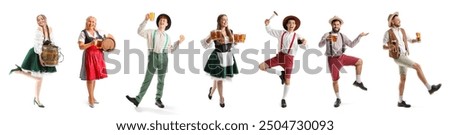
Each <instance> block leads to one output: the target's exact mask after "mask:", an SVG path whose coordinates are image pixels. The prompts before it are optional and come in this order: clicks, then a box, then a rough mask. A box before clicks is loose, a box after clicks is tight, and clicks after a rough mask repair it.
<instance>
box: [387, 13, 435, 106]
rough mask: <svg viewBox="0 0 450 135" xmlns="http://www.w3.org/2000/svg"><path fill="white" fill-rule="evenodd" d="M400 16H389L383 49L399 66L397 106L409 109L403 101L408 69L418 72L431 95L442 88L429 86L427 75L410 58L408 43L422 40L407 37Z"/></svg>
mask: <svg viewBox="0 0 450 135" xmlns="http://www.w3.org/2000/svg"><path fill="white" fill-rule="evenodd" d="M398 15H399V14H398V12H395V13H392V14H389V16H388V25H389V27H390V29H389V30H387V31H386V33H385V34H384V38H383V49H385V50H389V56H390V57H392V58H393V59H394V61H395V63H397V65H399V71H400V84H399V101H398V103H397V106H398V107H405V108H409V107H411V105H410V104H407V103H406V102H405V101H404V100H403V91H404V90H405V81H406V73H407V71H408V70H407V68H413V69H415V70H416V72H417V76H418V77H419V79H420V80H421V81H422V83H423V84H424V85H425V87H426V88H427V90H428V93H429V94H430V95H431V94H433V93H434V92H436V91H437V90H439V88H441V84H437V85H430V84H428V82H427V79H426V78H425V75H424V74H423V72H422V68H421V67H420V65H419V64H418V63H416V62H414V61H412V60H411V59H409V58H408V55H409V49H408V42H409V43H416V42H420V40H419V38H416V39H411V38H409V37H408V36H407V35H406V32H405V30H404V29H403V28H400V18H399V16H398Z"/></svg>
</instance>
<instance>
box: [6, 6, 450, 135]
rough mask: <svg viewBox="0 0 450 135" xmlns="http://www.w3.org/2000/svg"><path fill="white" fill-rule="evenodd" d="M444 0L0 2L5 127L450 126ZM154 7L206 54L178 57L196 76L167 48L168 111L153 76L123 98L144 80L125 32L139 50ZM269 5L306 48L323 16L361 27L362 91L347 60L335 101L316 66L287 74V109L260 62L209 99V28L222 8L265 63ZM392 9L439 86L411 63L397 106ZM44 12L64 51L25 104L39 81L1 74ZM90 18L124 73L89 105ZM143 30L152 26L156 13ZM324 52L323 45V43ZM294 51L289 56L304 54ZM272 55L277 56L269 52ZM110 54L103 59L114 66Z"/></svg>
mask: <svg viewBox="0 0 450 135" xmlns="http://www.w3.org/2000/svg"><path fill="white" fill-rule="evenodd" d="M443 2H445V1H434V0H430V1H418V0H413V1H399V0H376V1H375V0H373V1H359V0H341V1H336V0H315V1H287V0H277V1H264V2H263V1H243V0H214V1H211V0H209V1H206V0H203V1H181V0H166V1H150V0H146V1H143V0H140V1H125V0H120V1H119V0H117V1H100V0H95V1H94V0H77V1H50V0H39V1H31V0H16V1H3V2H2V4H0V9H1V12H0V14H1V17H2V19H1V21H0V26H2V28H1V30H2V31H1V35H0V37H1V39H2V45H3V46H4V47H2V48H3V51H1V52H2V53H0V58H1V60H2V61H1V62H2V64H1V66H0V71H1V72H3V73H2V74H0V79H1V80H0V96H1V98H0V108H1V109H0V129H1V130H0V132H1V133H0V134H54V133H56V134H155V133H160V134H448V133H449V131H448V130H447V129H446V128H447V122H448V121H449V120H450V119H449V117H448V114H449V113H450V111H449V109H448V103H449V100H450V98H448V97H449V96H450V95H449V94H450V92H449V91H448V89H447V85H449V84H450V83H449V82H448V79H446V76H447V75H449V72H448V69H447V68H446V65H448V64H447V60H446V58H447V57H448V56H447V53H448V50H449V49H450V48H449V47H448V45H446V44H445V43H446V41H447V38H448V36H447V35H446V32H447V31H448V27H446V26H447V24H448V21H449V19H448V15H447V14H445V13H448V12H450V11H449V10H448V6H446V4H443ZM150 11H153V12H156V14H157V15H158V14H160V13H167V14H169V15H170V16H171V18H172V27H171V28H170V30H169V31H168V33H169V34H170V36H171V37H172V40H173V41H175V40H176V39H177V38H178V35H180V34H184V35H185V36H186V41H185V42H184V43H183V44H182V45H181V46H180V48H187V46H188V42H190V41H194V44H193V45H194V48H196V49H200V52H201V54H197V55H195V58H194V59H195V61H190V62H188V58H187V55H181V56H182V57H181V58H180V65H181V67H184V68H187V67H188V63H190V64H193V65H194V66H195V67H196V68H198V69H201V70H200V71H201V72H200V74H194V73H191V72H190V71H189V70H188V69H186V73H184V74H179V73H176V72H174V68H173V65H174V63H173V61H174V59H173V55H171V56H170V57H169V61H170V63H169V73H168V74H167V75H166V81H165V82H166V83H165V84H166V85H165V88H164V96H163V102H164V103H165V105H166V108H164V109H159V108H157V107H156V106H155V105H154V96H155V95H154V94H155V92H156V82H157V81H156V76H155V77H154V81H153V82H152V83H151V85H150V87H149V89H148V92H147V95H146V96H145V97H144V99H143V100H142V102H141V104H140V107H139V108H138V109H135V107H134V106H133V105H132V104H131V103H130V102H128V101H127V100H126V99H125V95H128V94H129V95H131V96H135V95H136V94H137V93H138V91H139V88H140V86H141V83H142V81H143V79H144V74H143V72H142V73H140V71H139V60H138V59H144V58H145V63H143V65H146V64H147V63H146V60H147V59H146V57H147V53H145V57H142V58H139V57H138V55H136V54H131V55H130V60H129V61H130V65H128V66H129V69H130V73H129V74H125V71H124V68H125V65H124V61H128V60H126V59H124V58H125V56H124V51H123V50H124V49H123V48H124V42H123V41H124V40H130V44H131V45H130V46H131V48H132V49H139V50H143V52H145V50H146V48H147V45H146V43H145V40H144V39H143V38H141V37H139V36H138V34H137V33H136V32H137V28H138V26H139V24H140V23H141V22H142V20H143V19H144V15H145V14H146V13H148V12H150ZM273 11H277V12H278V14H279V15H280V16H278V17H275V18H274V19H273V20H272V21H271V26H272V27H273V28H275V29H282V26H281V21H282V19H283V18H284V17H285V16H287V15H296V16H298V17H299V18H300V19H301V21H302V25H301V27H300V29H299V30H298V31H297V32H298V33H299V34H301V35H303V36H304V37H305V38H306V39H307V40H308V44H309V47H310V48H311V49H319V48H318V45H317V44H318V42H319V39H320V38H321V37H322V35H323V34H324V33H325V32H328V31H329V30H331V27H330V25H329V24H328V19H329V18H331V17H333V16H334V15H338V16H340V17H341V18H342V19H343V20H344V24H343V26H342V28H341V32H343V33H344V34H346V35H347V36H348V37H349V38H351V39H353V38H355V37H356V36H357V35H358V34H359V33H360V32H369V33H370V34H369V35H368V36H367V37H364V38H362V39H361V41H360V43H359V44H358V45H357V46H356V47H355V48H352V49H348V50H347V51H346V54H347V55H352V56H356V57H359V58H362V59H363V60H364V66H363V73H362V80H363V82H364V84H365V85H366V86H367V87H368V89H369V90H368V92H364V91H362V90H360V89H359V88H356V87H353V86H352V85H351V84H352V83H353V81H354V79H355V75H354V68H353V67H345V70H346V71H347V72H348V73H347V74H341V79H340V81H339V83H340V89H341V92H340V95H341V98H342V101H343V103H342V105H341V107H339V108H334V107H333V102H334V100H335V95H334V92H333V89H332V84H331V77H330V74H328V73H326V71H325V70H322V72H320V73H319V74H307V73H305V72H304V70H300V72H298V73H296V74H293V75H292V80H291V83H292V84H291V90H290V93H289V96H288V98H287V103H288V107H287V108H284V109H282V108H281V107H280V99H281V96H282V90H283V86H282V85H280V80H279V78H278V77H277V76H275V75H272V74H268V73H265V72H261V71H258V72H257V73H255V74H239V75H237V76H235V78H233V81H232V82H225V83H224V93H225V103H226V107H225V108H220V107H219V96H218V94H217V93H215V95H214V97H213V100H212V101H210V100H208V99H207V97H206V96H207V93H208V90H209V87H210V86H211V84H212V81H211V79H210V78H209V77H208V76H206V75H205V73H204V72H203V70H202V69H203V65H202V62H203V61H202V55H203V52H204V51H205V49H203V48H202V47H201V45H200V42H199V41H200V40H201V39H202V38H204V37H205V36H206V35H207V34H208V33H209V31H210V30H212V29H214V28H215V27H216V25H217V23H216V19H217V16H218V15H219V14H222V13H225V14H227V15H228V18H229V26H230V28H231V29H233V30H234V31H235V32H236V33H246V34H247V40H246V43H244V44H239V47H238V48H239V49H240V51H241V52H242V51H243V50H245V49H257V50H259V54H258V55H255V54H252V55H249V56H248V57H249V58H251V59H254V60H256V61H258V62H262V61H264V60H265V58H264V57H263V55H262V54H261V49H263V47H264V43H265V42H266V41H268V40H270V41H271V48H272V49H275V48H276V46H277V45H276V43H277V42H276V39H275V38H273V37H271V36H269V35H268V34H267V33H266V32H265V28H264V23H263V22H264V19H266V18H268V17H270V16H271V15H272V12H273ZM395 11H399V12H400V18H401V21H402V27H404V28H405V29H406V32H407V33H408V34H409V35H411V36H414V33H415V32H421V33H422V42H421V43H418V44H412V45H410V47H409V48H410V50H411V55H410V58H411V59H413V60H414V61H416V62H418V63H420V64H421V66H422V69H423V71H424V73H425V75H426V77H427V79H428V81H429V82H430V84H435V83H442V84H443V87H442V88H441V90H440V91H438V92H437V93H435V94H434V95H432V96H430V95H429V94H428V92H427V91H426V88H425V87H424V85H423V84H422V83H421V82H420V80H419V79H418V78H417V75H416V73H415V71H414V70H412V69H409V73H408V77H407V82H406V90H405V94H404V98H405V100H406V101H407V102H408V103H410V104H411V105H412V108H409V109H404V108H399V107H397V105H396V103H397V101H398V81H399V75H398V67H397V65H396V64H395V63H394V62H393V60H392V59H390V58H389V57H388V54H387V52H386V51H384V50H382V49H381V48H382V47H381V46H382V38H383V34H384V32H385V31H386V30H387V29H388V27H387V17H388V14H390V13H392V12H395ZM38 14H45V15H46V16H47V18H48V24H49V26H51V27H53V29H54V36H55V40H56V42H57V43H58V46H60V47H61V48H62V49H63V53H64V55H65V60H64V62H63V63H60V65H59V66H58V67H57V69H58V72H57V73H55V74H53V75H51V76H48V77H46V78H45V79H44V82H43V85H42V92H41V102H42V103H43V104H44V105H45V106H46V107H45V108H44V109H41V108H38V107H37V106H34V105H33V104H32V99H33V97H34V84H35V83H34V81H33V80H32V79H30V78H27V77H25V76H22V75H18V74H12V75H8V72H9V70H10V69H11V68H14V64H19V65H20V64H21V62H22V60H23V58H24V57H25V55H26V53H27V51H28V49H29V48H31V47H32V41H33V38H34V34H35V33H34V31H35V29H36V27H37V23H36V16H37V15H38ZM90 15H93V16H95V17H96V18H97V21H98V27H97V28H99V29H101V30H105V31H107V32H109V33H111V34H113V35H114V36H115V38H116V41H117V43H118V44H117V48H116V49H118V50H120V53H119V54H118V55H116V54H111V55H109V58H111V59H115V60H118V61H120V62H121V65H120V66H119V67H120V68H121V70H120V72H119V73H116V74H110V75H109V77H108V78H106V79H103V80H100V81H97V85H96V89H95V95H96V98H97V100H98V101H99V102H100V104H99V105H96V107H95V108H94V109H92V108H89V106H88V103H87V97H88V94H87V89H86V83H85V82H84V81H81V80H80V79H79V78H78V76H79V70H80V66H81V54H82V51H81V50H79V49H78V45H77V38H78V35H79V33H80V31H81V30H82V29H83V28H84V25H85V19H86V17H88V16H90ZM148 28H156V25H155V23H154V22H151V23H149V25H148ZM320 50H321V51H322V52H323V51H324V48H320ZM303 53H304V51H303V50H302V51H299V52H298V53H297V55H296V57H295V59H296V60H301V63H300V65H301V66H302V67H303V65H304V64H305V63H303V62H304V61H303V58H302V57H303V56H302V55H303ZM271 56H273V55H271ZM235 57H236V60H237V63H238V67H239V68H240V69H242V68H245V69H250V68H255V67H254V66H255V65H251V64H249V63H244V62H242V60H241V57H243V56H241V55H235ZM325 60H326V59H325V56H315V55H311V56H310V57H309V61H308V62H309V63H308V64H309V66H310V67H311V68H314V67H317V66H320V67H322V68H324V69H325V64H326V63H325ZM119 67H115V65H112V64H109V63H107V68H109V69H113V68H119ZM155 120H159V121H163V122H170V121H182V122H197V120H200V121H202V122H214V120H219V121H220V122H247V123H250V124H255V125H256V128H250V130H249V131H117V128H116V125H115V123H116V122H129V123H131V122H154V121H155ZM260 120H333V121H334V129H333V130H332V131H325V130H324V131H282V130H280V131H258V129H259V126H260V124H259V121H260Z"/></svg>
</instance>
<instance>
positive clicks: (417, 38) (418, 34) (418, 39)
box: [416, 32, 420, 42]
mask: <svg viewBox="0 0 450 135" xmlns="http://www.w3.org/2000/svg"><path fill="white" fill-rule="evenodd" d="M416 40H417V42H420V32H416Z"/></svg>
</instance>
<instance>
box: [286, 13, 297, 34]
mask: <svg viewBox="0 0 450 135" xmlns="http://www.w3.org/2000/svg"><path fill="white" fill-rule="evenodd" d="M289 20H294V21H295V28H294V31H296V30H297V29H298V28H300V25H301V21H300V19H298V18H297V17H295V16H293V15H290V16H286V17H285V18H284V19H283V28H284V29H285V30H288V29H287V26H286V24H287V23H288V21H289Z"/></svg>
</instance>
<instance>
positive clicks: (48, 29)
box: [36, 14, 50, 38]
mask: <svg viewBox="0 0 450 135" xmlns="http://www.w3.org/2000/svg"><path fill="white" fill-rule="evenodd" d="M39 16H41V17H42V18H43V19H44V20H45V27H46V28H47V36H48V38H50V28H49V27H48V24H47V17H46V16H45V15H44V14H39V15H37V16H36V21H38V19H39ZM38 25H39V24H38ZM39 27H41V28H42V33H45V32H44V31H45V28H44V26H39ZM44 38H45V34H44Z"/></svg>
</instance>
